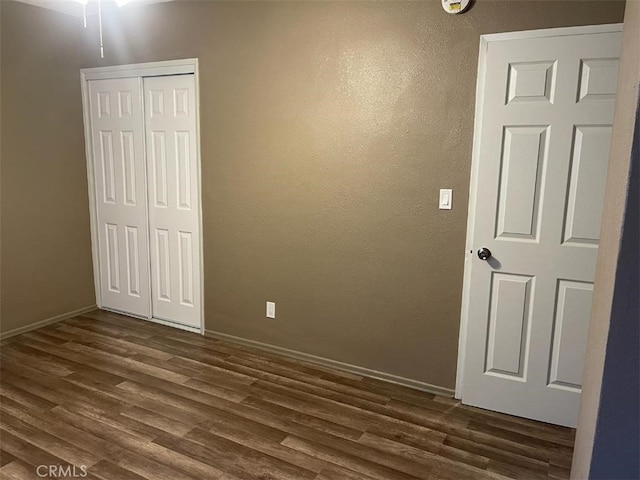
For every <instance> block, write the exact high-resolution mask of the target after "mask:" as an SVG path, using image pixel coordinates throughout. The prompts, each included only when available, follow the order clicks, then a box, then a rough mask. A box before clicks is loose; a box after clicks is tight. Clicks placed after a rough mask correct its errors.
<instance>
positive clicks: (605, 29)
mask: <svg viewBox="0 0 640 480" xmlns="http://www.w3.org/2000/svg"><path fill="white" fill-rule="evenodd" d="M621 31H622V24H621V23H612V24H605V25H586V26H579V27H564V28H549V29H543V30H525V31H520V32H508V33H492V34H488V35H480V51H479V54H478V75H477V77H478V81H477V83H476V107H475V119H474V124H473V150H472V153H471V177H470V180H469V207H468V211H467V235H466V241H465V253H464V257H465V258H464V276H463V283H462V307H461V311H460V336H459V337H458V364H457V369H456V388H455V398H457V399H462V394H463V390H464V364H465V359H466V345H467V329H468V326H469V300H470V297H471V268H472V267H473V259H474V256H473V252H474V247H475V246H474V245H473V236H474V233H475V214H476V196H477V193H478V174H479V171H480V132H481V131H482V114H483V110H484V100H485V99H484V92H485V79H486V73H487V71H486V68H487V65H486V63H487V54H488V50H489V45H490V44H491V43H494V42H502V41H509V40H525V39H531V38H549V37H566V36H576V35H591V34H597V33H615V32H621Z"/></svg>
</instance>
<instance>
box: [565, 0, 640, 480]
mask: <svg viewBox="0 0 640 480" xmlns="http://www.w3.org/2000/svg"><path fill="white" fill-rule="evenodd" d="M638 45H640V2H638V1H630V2H628V3H627V11H626V13H625V20H624V32H623V44H622V58H621V63H620V73H619V77H618V90H617V98H616V114H615V119H614V125H613V132H612V137H611V155H610V160H609V162H610V163H609V172H608V175H607V190H606V195H605V211H606V212H607V214H606V215H605V217H604V218H603V221H602V229H601V234H600V248H599V252H598V263H597V270H596V280H595V288H594V292H593V307H592V310H591V323H590V326H589V339H588V344H587V360H586V364H585V374H584V375H585V381H584V387H583V390H582V397H581V404H580V417H579V422H578V431H577V435H576V445H575V452H574V457H573V468H572V471H571V478H573V479H576V480H581V479H584V478H589V477H590V475H589V469H590V466H591V455H592V451H593V444H594V436H595V435H596V423H597V420H598V412H599V407H600V400H601V397H602V392H601V388H602V379H603V371H604V365H605V358H606V355H607V340H608V339H609V327H610V323H611V313H612V302H613V296H614V291H615V280H616V272H617V268H618V265H619V263H618V262H619V259H618V257H619V250H620V236H621V230H622V225H623V221H624V215H625V205H626V202H627V191H628V182H629V169H630V164H631V148H632V142H633V135H634V127H635V121H636V114H637V113H636V111H637V108H638V96H639V94H640V55H639V54H638ZM631 368H633V367H631ZM628 387H629V388H634V387H635V388H637V385H635V386H634V385H628Z"/></svg>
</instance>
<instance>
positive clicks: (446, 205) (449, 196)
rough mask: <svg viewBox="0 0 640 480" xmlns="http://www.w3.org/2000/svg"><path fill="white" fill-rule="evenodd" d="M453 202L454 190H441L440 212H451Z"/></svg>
mask: <svg viewBox="0 0 640 480" xmlns="http://www.w3.org/2000/svg"><path fill="white" fill-rule="evenodd" d="M452 202H453V190H451V189H450V188H441V189H440V210H451V203H452Z"/></svg>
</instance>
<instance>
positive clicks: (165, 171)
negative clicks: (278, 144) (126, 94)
mask: <svg viewBox="0 0 640 480" xmlns="http://www.w3.org/2000/svg"><path fill="white" fill-rule="evenodd" d="M144 95H145V135H146V142H147V164H148V176H147V181H148V191H149V237H150V253H151V292H152V310H153V316H154V317H155V318H159V319H164V320H170V321H175V322H179V323H182V324H186V325H191V326H196V327H197V326H200V275H199V271H200V235H199V221H200V220H199V206H198V198H199V192H198V187H199V185H198V171H197V169H198V164H197V161H196V158H197V157H196V103H195V83H194V77H193V75H175V76H167V77H149V78H145V79H144Z"/></svg>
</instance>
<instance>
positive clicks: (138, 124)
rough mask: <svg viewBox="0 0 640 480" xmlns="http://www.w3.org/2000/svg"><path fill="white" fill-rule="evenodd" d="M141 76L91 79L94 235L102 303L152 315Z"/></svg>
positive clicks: (132, 312)
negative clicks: (95, 237)
mask: <svg viewBox="0 0 640 480" xmlns="http://www.w3.org/2000/svg"><path fill="white" fill-rule="evenodd" d="M140 90H141V89H140V79H139V78H125V79H113V80H93V81H90V82H89V108H90V115H91V140H92V142H91V143H92V149H93V174H94V187H95V192H94V193H95V207H96V212H95V213H96V224H97V225H96V227H97V228H96V236H97V247H98V259H99V261H98V263H99V277H100V296H101V298H102V306H103V307H104V308H108V309H112V310H117V311H121V312H126V313H131V314H134V315H137V316H141V317H146V318H148V317H150V314H151V312H150V306H151V302H150V290H149V268H148V264H149V260H148V259H149V250H148V244H149V241H148V233H147V232H148V227H147V215H146V209H147V206H146V204H147V200H146V198H147V195H146V172H145V161H144V160H145V159H144V130H143V107H142V98H141V94H140Z"/></svg>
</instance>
